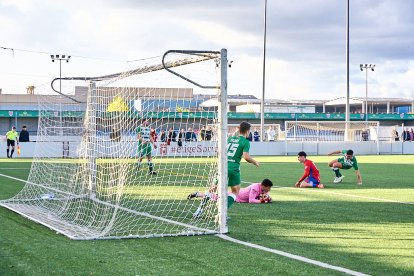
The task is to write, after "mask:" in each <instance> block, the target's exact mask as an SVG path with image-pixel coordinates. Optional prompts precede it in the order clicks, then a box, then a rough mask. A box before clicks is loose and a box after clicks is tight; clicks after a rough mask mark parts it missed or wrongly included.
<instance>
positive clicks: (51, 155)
mask: <svg viewBox="0 0 414 276" xmlns="http://www.w3.org/2000/svg"><path fill="white" fill-rule="evenodd" d="M167 59H168V60H167V61H166V63H167V66H169V67H174V69H175V70H176V72H179V74H183V75H186V76H190V77H191V78H193V79H195V80H197V81H201V82H204V83H209V84H214V85H215V86H218V84H219V83H220V80H219V76H220V69H219V67H220V66H219V60H218V56H217V54H209V55H200V54H196V55H189V54H180V53H176V54H171V55H169V56H168V58H167ZM134 66H135V68H132V69H129V70H126V71H125V72H123V73H120V74H113V75H108V76H102V77H98V78H93V79H91V78H83V79H84V80H87V81H86V82H85V81H81V80H82V78H71V81H70V82H66V81H65V82H64V83H65V84H64V86H63V87H64V88H65V93H63V94H65V95H69V96H70V98H68V97H66V96H65V95H60V96H50V95H49V96H44V97H43V98H42V100H41V101H40V103H39V106H40V119H39V128H38V136H37V145H36V151H35V157H34V159H33V163H32V167H31V170H30V174H29V177H28V179H27V182H26V185H25V186H24V188H23V189H22V190H21V191H20V192H19V193H18V194H17V195H16V196H14V197H13V198H11V199H8V200H5V201H2V202H0V204H1V205H2V206H5V207H7V208H9V209H12V210H14V211H16V212H18V213H20V214H22V215H24V216H26V217H28V218H30V219H32V220H34V221H36V222H39V223H42V224H44V225H46V226H47V227H49V228H52V229H54V230H56V231H58V232H60V233H62V234H64V235H66V236H68V237H70V238H72V239H106V238H128V237H154V236H171V235H195V234H209V233H216V232H217V231H218V227H219V226H218V223H217V220H216V216H217V214H218V207H217V204H216V203H215V202H213V201H210V202H208V203H207V205H205V206H204V212H203V214H202V215H199V216H193V214H194V212H195V211H196V209H197V207H198V206H199V204H200V201H197V200H187V195H188V194H189V193H192V192H194V191H203V190H207V189H208V188H209V187H210V186H211V185H213V183H215V180H216V178H217V174H218V155H217V146H218V143H217V135H215V134H216V133H217V127H218V125H217V123H218V121H217V113H216V110H214V109H213V110H210V111H202V110H200V108H199V104H200V103H201V102H202V101H204V100H206V99H208V98H209V97H216V96H217V93H218V90H203V92H204V95H198V96H195V95H194V94H195V93H194V92H195V90H196V89H197V88H196V86H194V85H192V84H189V83H188V82H185V81H184V80H181V79H179V78H177V77H176V76H174V75H172V74H170V73H168V72H165V70H163V69H162V65H161V63H160V58H157V59H150V60H143V61H140V63H139V64H134ZM165 87H169V88H165ZM206 93H207V94H206ZM208 93H209V94H208ZM74 100H75V101H76V102H75V101H74ZM138 137H139V138H140V139H138ZM150 137H152V138H150ZM154 141H155V142H154ZM152 142H154V143H152ZM149 157H151V159H148V158H149ZM141 158H142V160H141ZM140 160H141V162H140Z"/></svg>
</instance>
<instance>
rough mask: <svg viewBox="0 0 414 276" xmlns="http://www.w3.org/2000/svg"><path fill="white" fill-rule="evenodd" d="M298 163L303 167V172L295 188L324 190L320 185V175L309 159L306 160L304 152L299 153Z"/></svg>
mask: <svg viewBox="0 0 414 276" xmlns="http://www.w3.org/2000/svg"><path fill="white" fill-rule="evenodd" d="M298 161H299V162H300V163H303V165H304V166H305V172H304V173H303V175H302V177H301V178H300V179H299V180H298V182H296V184H295V187H297V188H325V186H324V185H323V184H321V183H320V181H321V180H320V174H319V170H318V168H317V167H316V165H315V164H314V163H313V162H312V161H311V160H309V159H306V152H304V151H301V152H299V153H298Z"/></svg>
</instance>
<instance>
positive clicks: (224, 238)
mask: <svg viewBox="0 0 414 276" xmlns="http://www.w3.org/2000/svg"><path fill="white" fill-rule="evenodd" d="M216 236H217V237H219V238H221V239H223V240H226V241H230V242H234V243H237V244H241V245H245V246H248V247H251V248H254V249H259V250H263V251H266V252H270V253H273V254H277V255H280V256H283V257H287V258H290V259H294V260H298V261H301V262H305V263H309V264H312V265H316V266H319V267H323V268H327V269H332V270H336V271H340V272H343V273H346V274H349V275H357V276H366V275H368V274H365V273H362V272H358V271H354V270H350V269H347V268H344V267H340V266H335V265H330V264H327V263H323V262H320V261H315V260H312V259H309V258H305V257H302V256H299V255H294V254H291V253H288V252H284V251H280V250H276V249H272V248H268V247H264V246H261V245H257V244H254V243H249V242H245V241H241V240H237V239H234V238H232V237H229V236H227V235H223V234H218V235H216Z"/></svg>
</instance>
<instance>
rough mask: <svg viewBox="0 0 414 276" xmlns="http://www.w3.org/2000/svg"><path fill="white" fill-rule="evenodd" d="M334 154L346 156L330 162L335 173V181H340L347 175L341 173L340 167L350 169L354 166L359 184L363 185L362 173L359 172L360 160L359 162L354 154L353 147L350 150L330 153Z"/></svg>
mask: <svg viewBox="0 0 414 276" xmlns="http://www.w3.org/2000/svg"><path fill="white" fill-rule="evenodd" d="M333 154H344V156H342V157H340V158H338V159H335V160H332V161H331V162H329V167H331V168H332V170H333V171H334V173H335V179H334V181H333V183H340V182H341V181H342V179H343V178H344V177H345V176H343V175H342V174H341V172H340V171H339V169H344V170H349V169H350V168H354V169H355V173H356V176H357V184H358V185H362V178H361V173H360V172H359V169H358V162H357V159H356V157H355V156H354V151H353V150H351V149H350V150H337V151H334V152H331V153H329V154H328V155H333Z"/></svg>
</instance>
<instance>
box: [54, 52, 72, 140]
mask: <svg viewBox="0 0 414 276" xmlns="http://www.w3.org/2000/svg"><path fill="white" fill-rule="evenodd" d="M50 58H51V59H52V62H55V60H59V93H60V95H59V99H60V105H59V107H60V108H59V111H60V112H59V122H60V135H61V137H63V118H62V60H63V61H66V62H69V60H70V56H67V55H50Z"/></svg>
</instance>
